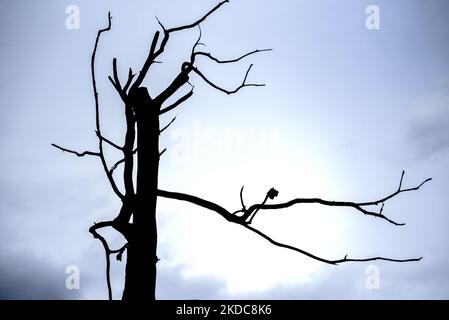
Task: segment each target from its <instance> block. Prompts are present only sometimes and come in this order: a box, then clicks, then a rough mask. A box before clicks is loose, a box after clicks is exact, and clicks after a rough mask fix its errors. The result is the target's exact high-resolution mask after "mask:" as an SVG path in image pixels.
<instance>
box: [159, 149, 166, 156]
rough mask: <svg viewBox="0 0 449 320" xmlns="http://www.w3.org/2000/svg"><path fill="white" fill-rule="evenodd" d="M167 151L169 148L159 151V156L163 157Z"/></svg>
mask: <svg viewBox="0 0 449 320" xmlns="http://www.w3.org/2000/svg"><path fill="white" fill-rule="evenodd" d="M166 151H167V148H164V150H162V151H161V152H159V157H162V155H163V154H164V153H165V152H166Z"/></svg>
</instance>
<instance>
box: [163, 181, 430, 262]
mask: <svg viewBox="0 0 449 320" xmlns="http://www.w3.org/2000/svg"><path fill="white" fill-rule="evenodd" d="M403 178H404V172H403V173H402V175H401V182H400V184H399V188H398V190H397V191H396V192H394V193H392V194H390V195H388V196H386V197H384V198H382V199H380V200H375V201H371V202H362V203H356V202H345V201H327V200H323V199H319V198H310V199H308V198H297V199H294V200H291V201H289V202H285V203H280V204H266V202H267V200H268V199H274V198H275V197H277V195H278V191H277V190H276V189H274V188H271V189H270V190H269V191H268V192H267V195H266V197H265V199H264V200H263V202H262V203H261V204H255V205H252V206H250V207H249V208H248V209H246V206H245V204H244V201H243V187H242V189H241V190H240V201H241V205H242V209H240V210H237V211H235V212H234V213H231V212H230V211H228V210H226V209H225V208H223V207H222V206H220V205H218V204H216V203H213V202H211V201H208V200H204V199H202V198H199V197H196V196H192V195H189V194H185V193H180V192H170V191H165V190H158V196H159V197H163V198H169V199H176V200H180V201H187V202H190V203H192V204H195V205H197V206H200V207H203V208H205V209H208V210H211V211H214V212H216V213H218V214H219V215H221V216H222V217H223V218H225V219H226V220H227V221H230V222H234V223H236V224H239V225H241V226H243V227H244V228H246V229H248V230H250V231H251V232H253V233H255V234H257V235H259V236H260V237H262V238H264V239H265V240H267V241H269V242H270V243H271V244H273V245H275V246H277V247H281V248H285V249H289V250H292V251H295V252H298V253H301V254H304V255H306V256H308V257H310V258H312V259H315V260H318V261H321V262H324V263H327V264H333V265H336V264H340V263H344V262H367V261H374V260H385V261H391V262H412V261H419V260H421V259H422V257H420V258H410V259H393V258H386V257H369V258H361V259H360V258H348V255H346V256H345V257H344V258H342V259H336V260H330V259H324V258H321V257H319V256H316V255H314V254H312V253H310V252H307V251H305V250H302V249H300V248H297V247H295V246H291V245H288V244H284V243H281V242H278V241H276V240H273V239H272V238H271V237H269V236H268V235H266V234H265V233H263V232H262V231H260V230H258V229H256V228H254V227H252V226H251V225H250V224H251V222H252V219H253V218H254V216H255V214H256V213H257V212H258V211H259V210H267V209H271V210H275V209H283V208H288V207H290V206H293V205H295V204H299V203H317V204H322V205H326V206H340V207H352V208H355V209H357V210H359V211H361V212H363V213H364V214H366V215H371V216H376V217H380V218H383V219H385V220H387V221H388V222H390V223H393V224H395V225H402V224H399V223H396V222H394V221H392V220H390V219H388V218H387V217H385V216H384V215H383V214H382V210H383V203H384V202H385V201H387V200H388V199H391V198H393V197H394V196H396V195H398V194H400V193H402V192H408V191H413V190H418V189H419V188H420V187H421V186H422V185H424V184H425V183H426V182H428V181H430V180H431V179H430V178H429V179H426V180H424V181H423V182H422V183H421V184H419V185H418V186H416V187H413V188H408V189H402V180H403ZM379 203H382V209H381V211H380V212H379V213H375V212H370V211H367V210H366V209H364V208H362V207H363V206H368V205H376V204H379ZM237 213H243V214H242V215H237Z"/></svg>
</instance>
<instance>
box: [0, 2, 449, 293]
mask: <svg viewBox="0 0 449 320" xmlns="http://www.w3.org/2000/svg"><path fill="white" fill-rule="evenodd" d="M216 3H217V1H212V0H200V1H181V0H176V1H161V0H155V1H143V0H140V1H137V0H136V1H132V2H130V1H128V2H125V1H110V0H109V1H106V0H96V1H87V0H72V1H55V0H46V1H39V2H38V1H30V0H20V1H12V0H7V1H2V2H1V3H0V30H1V31H0V68H1V70H2V73H1V74H0V90H1V93H2V94H1V95H0V105H1V108H0V148H1V150H3V151H2V152H1V153H0V164H1V167H2V168H3V175H2V179H1V180H0V216H1V219H2V223H1V224H0V239H1V241H0V298H61V299H64V298H65V299H67V298H68V299H73V298H85V299H92V298H94V299H103V298H106V297H107V292H106V285H105V281H104V256H103V252H102V248H101V245H100V244H99V243H98V242H97V241H94V239H92V237H91V235H90V234H89V233H88V231H87V230H88V228H89V226H90V225H91V224H92V223H93V222H94V221H99V220H102V219H108V218H112V217H113V216H114V215H115V214H116V212H117V210H118V209H119V202H118V200H117V199H116V198H115V197H114V194H113V192H112V191H111V189H110V187H109V185H108V183H107V181H106V178H105V177H104V174H103V172H102V170H101V167H100V164H99V163H98V162H97V160H96V159H78V158H74V157H71V156H70V155H67V154H62V153H61V152H59V151H57V150H55V149H52V148H51V147H50V144H51V143H58V144H60V145H64V146H67V147H70V148H74V149H77V150H85V149H95V147H96V137H95V134H94V101H93V95H92V91H91V82H90V67H89V63H90V60H89V59H90V55H91V50H92V47H93V44H94V40H95V35H96V32H97V30H98V29H99V28H102V27H104V26H105V23H106V22H107V12H108V10H110V11H111V12H112V15H113V26H112V30H111V31H110V32H109V33H107V34H104V37H103V38H102V39H101V43H100V47H99V51H98V56H97V59H98V60H97V75H98V78H97V81H98V85H99V91H100V102H101V107H102V116H103V117H102V123H103V126H104V131H105V132H107V136H108V138H110V139H112V140H114V141H117V142H121V141H122V140H123V134H124V131H123V129H124V119H123V106H122V105H121V103H120V99H119V98H118V97H117V95H116V93H115V92H114V89H113V88H112V87H111V85H110V83H109V82H108V80H107V76H108V75H109V74H110V73H111V68H112V58H113V57H117V59H118V63H119V71H120V75H121V77H122V78H123V79H125V75H126V73H127V70H128V67H132V68H133V70H135V71H137V70H138V69H139V67H140V66H141V64H142V62H143V61H144V59H145V56H146V54H147V50H148V48H149V45H150V42H151V39H152V36H153V34H154V32H155V31H156V30H157V28H158V24H157V22H156V19H155V18H154V16H155V15H157V16H158V18H159V19H160V20H161V21H163V23H164V24H165V25H166V26H176V25H181V24H185V23H189V22H192V21H194V20H195V19H196V18H198V17H200V16H201V15H203V14H204V13H205V12H207V11H208V10H209V9H210V8H212V7H213V6H214V5H215V4H216ZM372 4H374V5H377V6H378V7H379V9H380V11H379V13H380V29H379V30H368V29H367V28H366V27H365V20H366V18H367V17H368V15H367V14H366V13H365V9H366V7H367V6H368V5H372ZM68 5H76V6H77V7H78V8H79V12H80V28H79V30H69V29H67V28H66V18H67V14H66V7H67V6H68ZM448 9H449V3H448V2H447V1H445V0H438V1H437V0H435V1H418V0H408V1H406V0H398V1H394V2H392V1H386V0H383V1H382V0H373V1H364V0H359V1H356V0H350V1H349V0H348V1H344V4H343V1H331V0H319V1H318V0H314V1H312V0H307V1H306V0H303V1H293V0H284V1H276V2H273V1H268V0H247V1H232V0H231V1H230V3H229V4H226V5H225V6H223V7H222V8H221V9H220V10H219V11H218V12H216V13H215V14H214V15H213V16H211V17H210V18H209V19H208V20H207V21H206V22H204V23H203V24H202V25H201V27H202V34H203V37H202V42H204V43H205V44H206V45H207V47H206V48H205V50H207V51H210V52H212V53H213V54H214V55H216V56H218V57H222V58H229V57H235V56H239V55H240V54H242V53H245V52H248V51H252V50H254V49H257V48H259V49H263V48H273V49H274V50H273V51H272V52H268V53H263V54H260V55H257V56H251V57H249V58H248V59H246V60H244V61H242V62H241V63H239V64H236V65H215V64H214V63H212V62H208V61H207V60H204V61H201V62H200V63H199V65H200V68H201V70H203V72H204V73H205V74H207V75H208V76H209V77H210V78H211V79H213V80H214V81H215V82H216V83H220V84H221V85H222V86H225V87H230V88H232V87H235V86H237V85H239V84H240V82H241V80H242V77H243V75H244V73H245V71H246V68H247V67H248V66H249V64H250V63H254V67H253V70H252V72H251V74H250V78H249V80H250V81H252V82H257V83H266V85H267V86H266V87H263V88H245V89H244V90H242V91H240V92H239V93H238V94H237V95H233V96H227V95H225V94H223V93H220V92H217V91H215V90H213V89H212V88H210V87H209V86H207V85H206V84H204V82H203V81H202V80H201V79H199V78H197V77H192V79H191V82H192V84H194V86H195V94H194V96H193V97H192V98H191V99H190V100H189V101H188V102H186V103H185V104H184V105H182V106H181V107H179V109H177V110H175V111H174V112H172V113H170V114H169V115H167V116H164V117H163V118H162V119H161V121H162V124H164V123H168V122H169V121H170V120H171V119H172V117H173V116H174V115H177V120H176V122H175V123H174V124H173V125H172V126H171V127H170V129H168V130H167V131H166V132H165V133H164V135H163V137H162V139H161V150H162V149H163V148H167V153H166V154H164V156H163V159H162V162H161V172H160V186H161V188H164V189H167V190H171V191H181V192H186V193H190V194H193V195H198V196H201V197H203V198H205V199H209V200H212V201H214V202H217V203H218V204H220V205H222V206H224V207H225V208H227V209H228V210H230V211H233V210H237V209H239V208H240V207H239V206H240V200H239V191H240V188H241V186H242V185H245V190H244V195H245V201H246V203H247V204H253V203H258V202H260V201H262V200H263V198H264V196H265V194H266V192H267V191H268V189H269V188H271V187H275V188H276V189H277V190H279V197H278V198H276V200H274V201H273V202H275V201H276V202H277V201H287V200H290V199H292V198H296V197H322V198H325V199H329V200H354V201H366V200H373V199H375V198H379V197H382V196H384V195H386V194H388V193H390V192H392V191H394V190H395V189H396V188H397V185H398V183H399V178H400V174H401V172H402V170H403V169H405V170H406V175H405V179H404V186H407V187H408V186H415V185H417V184H419V183H420V182H421V181H422V180H424V179H425V178H428V177H433V178H434V180H433V181H432V182H431V183H429V184H427V185H425V187H423V188H422V189H421V190H420V191H418V192H415V193H408V194H403V195H401V196H400V197H398V198H397V199H394V200H393V201H391V202H390V203H387V204H386V206H385V209H384V210H385V211H384V212H385V214H386V215H388V216H389V217H391V218H394V219H396V220H398V221H401V222H406V223H407V224H406V226H403V227H395V226H393V225H390V224H388V223H386V222H385V221H382V220H379V219H375V218H371V217H365V216H363V215H360V214H358V213H357V212H356V211H352V210H341V209H334V208H326V207H319V206H305V205H304V206H297V207H294V208H291V209H288V210H283V211H266V212H261V213H259V214H258V216H257V217H256V219H255V220H254V225H255V226H256V227H257V228H260V229H261V230H263V231H264V232H266V233H267V234H269V235H270V236H272V237H273V238H275V239H276V240H279V241H283V242H286V243H289V244H292V245H296V246H298V247H300V248H302V249H305V250H308V251H310V252H312V253H314V254H317V255H319V256H322V257H324V258H329V259H338V258H342V257H344V256H345V255H346V254H349V257H353V258H357V257H360V258H363V257H369V256H377V255H383V256H389V257H397V258H409V257H419V256H423V257H424V259H423V260H422V261H421V262H419V263H409V264H394V263H388V262H376V263H365V264H346V265H341V266H327V265H323V264H321V263H318V262H316V261H313V260H311V259H309V258H307V257H305V256H301V255H299V254H297V253H294V252H289V251H288V250H284V249H281V248H276V247H273V246H270V244H269V243H268V242H266V241H265V240H263V239H262V238H258V237H256V236H255V235H253V234H249V233H248V232H247V231H246V230H244V229H243V228H241V227H239V226H238V225H231V224H229V223H227V222H226V221H224V220H223V219H222V218H220V216H218V215H217V214H215V213H213V212H209V211H207V210H205V209H201V208H198V207H195V206H193V205H189V204H186V203H181V202H177V201H174V200H166V199H161V200H160V201H159V204H158V224H159V249H158V251H159V253H158V256H159V258H160V259H161V261H160V262H159V264H158V291H157V297H158V298H160V299H177V298H178V299H183V298H186V299H214V298H222V299H228V298H236V299H239V298H253V299H254V298H264V299H307V298H318V299H332V298H338V299H414V298H421V299H427V298H445V299H447V298H449V281H447V280H448V275H447V270H448V267H449V256H448V254H447V252H449V251H448V249H449V248H448V243H449V241H448V240H449V239H448V233H447V230H448V227H449V216H448V214H447V213H448V209H449V207H448V206H449V205H448V203H447V201H446V197H447V190H448V187H449V185H448V182H447V181H449V171H448V170H447V167H448V164H449V126H448V125H447V123H448V121H449V61H448V59H447V57H448V56H449V27H448V24H447V18H448V16H447V15H448V13H449V10H448ZM197 36H198V30H191V31H189V32H183V33H182V34H178V35H176V36H175V37H173V38H172V40H171V41H172V42H170V44H169V45H168V46H167V52H166V54H164V56H163V57H161V59H160V60H162V62H163V63H162V64H160V65H157V66H156V67H155V68H154V69H152V72H151V77H150V78H149V79H147V81H146V85H147V86H148V87H149V91H150V93H152V94H153V95H154V94H157V93H158V92H159V91H160V90H161V89H163V88H164V86H166V85H167V84H168V83H170V81H171V79H173V77H174V76H175V75H176V73H177V71H178V70H179V67H180V62H181V61H183V59H186V58H187V57H188V56H189V54H190V50H191V46H192V44H193V43H194V42H195V41H196V39H197ZM186 90H188V88H186ZM116 156H117V155H115V154H113V153H111V156H110V160H111V165H112V164H113V159H115V157H116ZM118 176H119V175H118ZM108 236H109V238H110V239H111V241H112V242H113V243H114V244H116V245H119V244H120V241H121V239H119V238H117V237H116V235H115V234H113V233H111V234H108ZM113 264H114V265H113V289H114V297H115V298H119V297H120V296H121V290H122V287H123V272H124V263H123V262H122V263H120V262H115V261H114V262H113ZM69 265H75V266H78V267H79V269H80V276H81V282H80V289H79V290H67V289H66V287H65V279H66V276H67V274H66V273H65V269H66V267H67V266H69ZM373 268H374V269H373ZM370 270H377V271H378V275H379V286H380V287H379V288H378V289H376V290H372V288H371V289H370V288H369V286H368V287H367V286H366V282H367V279H368V277H369V276H370V274H371V271H370Z"/></svg>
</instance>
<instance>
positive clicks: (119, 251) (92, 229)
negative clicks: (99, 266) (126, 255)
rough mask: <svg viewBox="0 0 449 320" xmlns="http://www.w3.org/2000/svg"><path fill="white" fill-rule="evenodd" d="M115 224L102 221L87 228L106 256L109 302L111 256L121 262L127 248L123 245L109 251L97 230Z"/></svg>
mask: <svg viewBox="0 0 449 320" xmlns="http://www.w3.org/2000/svg"><path fill="white" fill-rule="evenodd" d="M114 226H115V222H114V221H102V222H99V223H94V225H93V226H91V227H90V228H89V232H90V233H91V234H92V235H93V237H94V238H95V239H98V240H100V242H101V244H102V245H103V248H104V251H105V256H106V283H107V286H108V298H109V300H112V286H111V258H110V256H111V254H117V260H121V256H122V255H123V252H124V251H125V249H126V248H127V247H128V244H125V245H124V246H123V247H121V248H120V249H117V250H111V249H110V248H109V245H108V242H107V241H106V239H105V238H104V237H103V236H102V235H100V234H99V233H98V232H97V230H98V229H101V228H106V227H114Z"/></svg>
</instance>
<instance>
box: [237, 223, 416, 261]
mask: <svg viewBox="0 0 449 320" xmlns="http://www.w3.org/2000/svg"><path fill="white" fill-rule="evenodd" d="M240 225H241V226H243V227H245V228H246V229H248V230H250V231H252V232H254V233H256V234H258V235H259V236H261V237H262V238H264V239H266V240H268V241H269V242H270V243H271V244H273V245H275V246H277V247H281V248H285V249H289V250H293V251H296V252H299V253H301V254H303V255H306V256H308V257H310V258H312V259H315V260H318V261H321V262H324V263H327V264H334V265H336V264H339V263H344V262H367V261H374V260H384V261H392V262H413V261H420V260H421V259H422V257H420V258H412V259H391V258H384V257H372V258H365V259H348V258H347V256H348V255H346V256H345V257H344V258H343V259H338V260H328V259H324V258H320V257H318V256H316V255H313V254H311V253H310V252H307V251H305V250H302V249H299V248H297V247H294V246H291V245H288V244H284V243H281V242H278V241H275V240H273V239H272V238H270V237H269V236H267V235H266V234H265V233H263V232H262V231H260V230H258V229H256V228H253V227H251V226H250V225H248V224H240Z"/></svg>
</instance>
